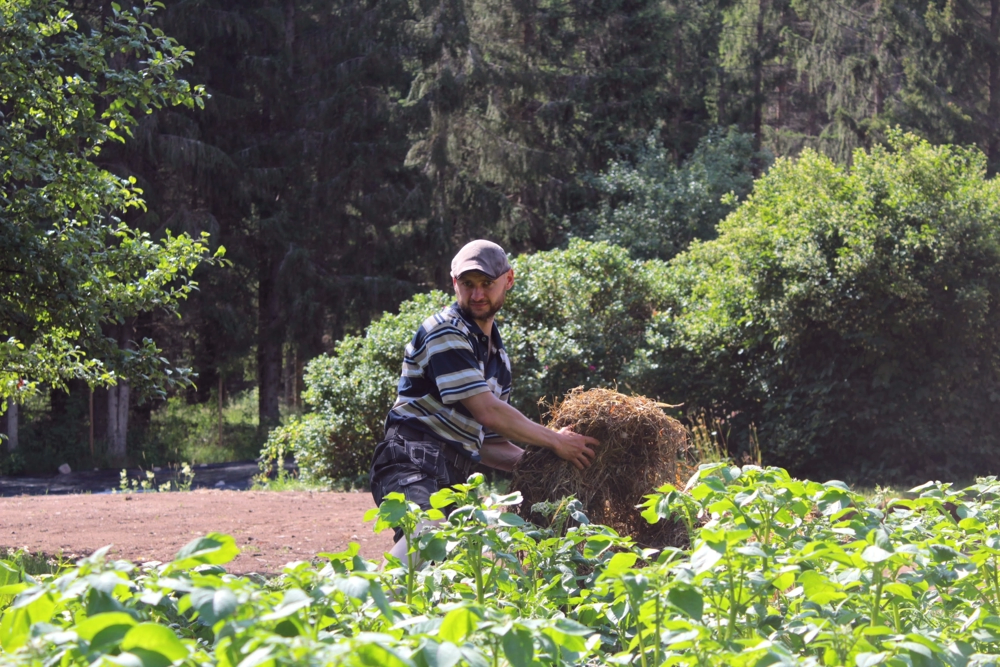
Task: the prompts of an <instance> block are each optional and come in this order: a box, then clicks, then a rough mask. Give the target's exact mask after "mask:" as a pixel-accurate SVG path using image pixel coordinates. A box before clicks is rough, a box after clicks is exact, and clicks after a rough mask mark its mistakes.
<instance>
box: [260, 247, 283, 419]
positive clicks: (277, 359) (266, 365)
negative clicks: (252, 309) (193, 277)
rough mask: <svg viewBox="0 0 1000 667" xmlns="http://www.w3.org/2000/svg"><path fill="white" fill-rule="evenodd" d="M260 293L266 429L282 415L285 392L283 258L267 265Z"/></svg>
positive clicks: (262, 409)
mask: <svg viewBox="0 0 1000 667" xmlns="http://www.w3.org/2000/svg"><path fill="white" fill-rule="evenodd" d="M263 268H264V270H263V271H262V272H261V280H260V294H259V295H258V303H259V306H258V308H259V310H258V315H257V318H258V319H257V382H258V391H259V395H258V403H257V415H258V418H259V422H258V424H259V428H260V429H261V430H262V431H264V432H266V431H267V430H268V429H270V428H271V427H273V426H275V425H277V423H278V420H279V418H280V413H279V410H278V399H279V397H280V396H281V361H282V354H281V352H282V347H283V343H284V332H285V327H284V321H283V319H282V312H281V311H282V308H281V294H280V290H279V289H278V280H279V277H280V274H281V262H280V261H279V260H278V259H277V258H275V257H273V256H271V257H270V258H269V260H268V261H267V262H266V263H265V266H264V267H263Z"/></svg>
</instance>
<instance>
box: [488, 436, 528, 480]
mask: <svg viewBox="0 0 1000 667" xmlns="http://www.w3.org/2000/svg"><path fill="white" fill-rule="evenodd" d="M479 454H480V456H482V460H483V463H485V464H486V465H488V466H489V467H491V468H496V469H497V470H506V471H507V472H511V471H513V470H514V466H515V465H517V462H518V461H520V460H521V457H522V456H524V450H523V449H521V448H520V447H518V446H517V445H515V444H513V443H512V442H508V441H507V440H487V441H486V442H484V443H483V447H482V449H480V450H479Z"/></svg>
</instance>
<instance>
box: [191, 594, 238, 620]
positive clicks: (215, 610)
mask: <svg viewBox="0 0 1000 667" xmlns="http://www.w3.org/2000/svg"><path fill="white" fill-rule="evenodd" d="M190 595H191V606H193V607H194V608H195V609H196V610H197V612H198V618H199V619H200V620H201V621H202V622H203V623H205V624H206V625H215V624H216V623H217V622H218V621H221V620H222V619H225V618H229V617H230V616H231V615H232V614H233V613H234V612H235V611H236V607H237V605H238V601H237V599H236V595H235V594H234V593H233V592H232V591H231V590H229V589H228V588H217V589H213V588H198V589H196V590H194V591H192V592H191V594H190Z"/></svg>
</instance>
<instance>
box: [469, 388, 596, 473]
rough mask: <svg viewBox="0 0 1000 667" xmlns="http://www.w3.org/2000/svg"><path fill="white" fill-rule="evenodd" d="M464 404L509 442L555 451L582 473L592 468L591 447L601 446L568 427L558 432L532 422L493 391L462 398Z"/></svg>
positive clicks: (484, 424)
mask: <svg viewBox="0 0 1000 667" xmlns="http://www.w3.org/2000/svg"><path fill="white" fill-rule="evenodd" d="M462 405H464V406H465V408H466V409H467V410H468V411H469V412H471V413H472V416H473V418H474V419H475V420H476V421H478V422H479V423H480V424H482V425H483V426H485V427H486V428H488V429H489V430H491V431H493V432H494V433H496V434H498V435H500V436H503V437H504V438H507V439H508V440H515V441H517V442H523V443H525V444H528V445H537V446H538V447H545V448H546V449H551V450H552V451H553V452H555V454H556V456H558V457H559V458H561V459H563V460H564V461H570V462H571V463H572V464H573V465H574V466H576V467H577V468H578V469H580V470H583V469H584V468H586V467H587V466H589V465H590V462H591V461H592V460H593V458H594V450H592V449H590V447H589V446H588V445H597V444H598V442H597V440H595V439H594V438H592V437H590V436H586V435H581V434H579V433H574V432H573V429H571V428H569V427H568V426H567V427H563V428H561V429H559V430H558V431H552V430H549V429H547V428H545V427H544V426H541V425H539V424H536V423H535V422H533V421H531V420H530V419H528V418H527V417H525V416H524V415H522V414H521V413H520V412H519V411H518V410H517V409H516V408H513V407H511V406H509V405H507V404H506V403H504V402H503V401H501V400H500V399H499V398H497V397H496V396H494V395H493V393H492V392H489V391H485V392H481V393H479V394H476V395H474V396H470V397H469V398H465V399H462Z"/></svg>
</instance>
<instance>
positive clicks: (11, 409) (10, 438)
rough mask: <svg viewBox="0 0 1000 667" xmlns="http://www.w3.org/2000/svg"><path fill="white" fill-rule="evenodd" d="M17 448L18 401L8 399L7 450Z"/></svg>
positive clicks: (10, 450)
mask: <svg viewBox="0 0 1000 667" xmlns="http://www.w3.org/2000/svg"><path fill="white" fill-rule="evenodd" d="M15 449H17V403H15V402H14V401H11V400H8V401H7V451H8V452H12V451H14V450H15Z"/></svg>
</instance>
